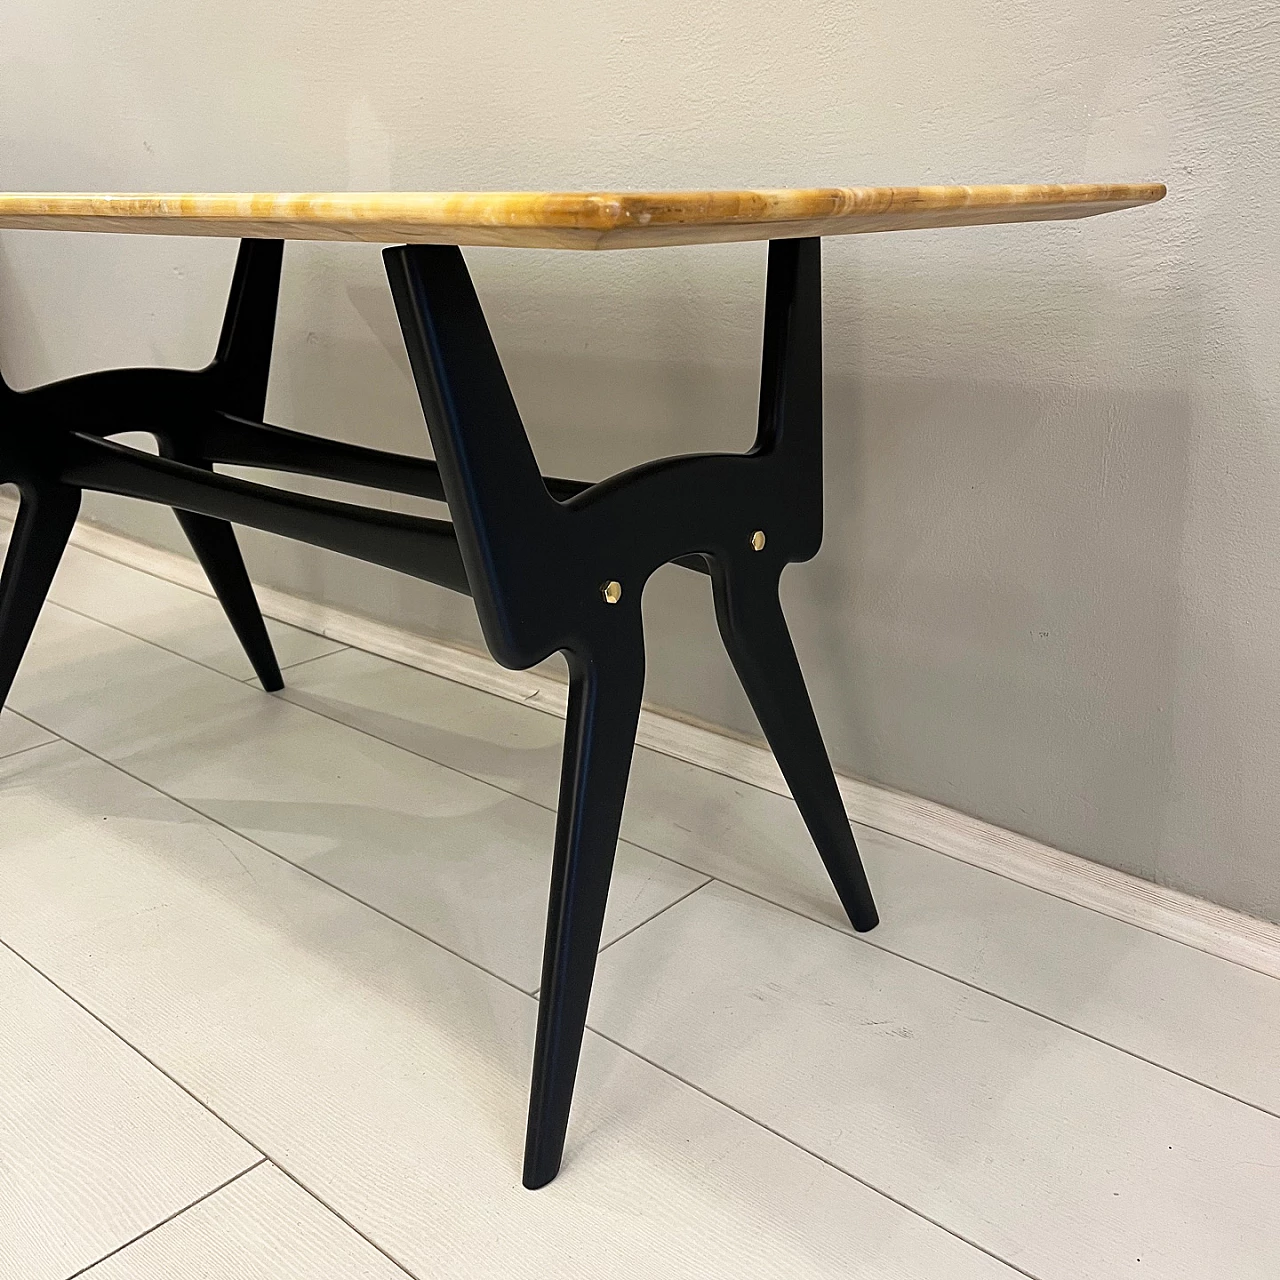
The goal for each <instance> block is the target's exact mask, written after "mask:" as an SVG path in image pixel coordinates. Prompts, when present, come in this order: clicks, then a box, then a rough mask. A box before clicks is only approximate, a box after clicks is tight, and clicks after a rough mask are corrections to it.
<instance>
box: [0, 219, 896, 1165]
mask: <svg viewBox="0 0 1280 1280" xmlns="http://www.w3.org/2000/svg"><path fill="white" fill-rule="evenodd" d="M282 250H283V245H282V243H281V242H280V241H274V240H245V241H242V242H241V245H240V253H239V257H238V258H237V261H236V269H235V276H234V279H233V282H232V287H231V296H230V299H229V301H228V304H227V312H226V318H225V320H224V323H223V327H222V334H221V337H220V339H219V342H218V349H217V355H216V356H215V358H214V361H213V363H212V364H211V365H209V366H208V367H207V368H205V369H200V370H174V369H121V370H107V371H103V372H99V373H90V374H85V375H83V376H80V377H75V378H69V379H67V380H65V381H62V382H57V383H52V384H50V385H48V386H44V387H40V388H37V389H34V390H31V391H25V392H16V391H14V390H12V389H11V388H10V387H8V386H7V385H5V384H4V383H3V382H0V481H11V482H15V483H16V484H17V486H18V489H19V494H20V497H21V504H20V507H19V511H18V519H17V524H16V526H15V529H14V533H13V538H12V541H11V542H10V546H9V552H8V556H7V558H6V560H5V565H4V575H3V578H2V579H0V705H3V702H4V700H5V699H6V698H7V696H8V693H9V689H10V686H11V684H12V682H13V679H14V676H15V674H16V672H17V669H18V664H19V663H20V661H21V659H22V655H23V652H24V650H25V649H26V646H27V642H28V640H29V639H30V637H31V633H32V630H33V629H34V627H35V624H36V620H37V618H38V616H39V612H40V607H41V605H42V604H43V603H44V599H45V596H46V594H47V592H48V589H49V585H50V582H51V581H52V579H53V575H54V573H55V571H56V569H57V567H58V562H59V560H60V558H61V556H62V552H63V549H64V547H65V546H66V544H67V539H68V538H69V537H70V534H71V530H72V527H73V525H74V524H75V520H76V515H77V512H78V510H79V506H80V494H81V492H82V491H83V490H86V489H87V490H92V491H96V492H102V493H115V494H122V495H125V496H128V497H133V498H141V499H143V500H145V501H148V502H160V503H164V504H166V505H167V506H171V507H173V508H174V510H175V512H176V513H177V516H178V519H179V521H180V522H181V525H182V528H183V530H184V532H185V533H186V536H187V537H188V539H189V540H190V542H191V545H192V547H193V548H194V550H195V553H196V555H197V557H198V558H199V560H200V563H201V564H202V565H203V566H204V569H205V572H206V573H207V574H208V576H209V580H210V582H211V584H212V586H213V588H214V590H215V592H216V593H217V596H218V599H219V600H220V601H221V602H222V605H223V607H224V608H225V610H226V612H227V616H228V618H229V619H230V621H231V625H232V626H233V627H234V628H235V632H236V634H237V636H239V638H240V641H241V643H242V644H243V645H244V648H245V651H246V652H247V653H248V655H249V658H250V660H251V661H252V663H253V666H254V669H255V671H256V672H257V674H258V676H259V678H260V679H261V681H262V684H263V685H264V686H265V687H266V688H267V689H268V690H275V689H279V688H281V687H282V685H283V680H282V679H281V675H280V669H279V666H278V665H277V663H276V659H275V655H274V653H273V652H272V649H271V641H270V639H269V638H268V636H267V630H266V627H265V625H264V624H263V620H262V614H261V613H260V611H259V609H258V605H257V601H256V600H255V598H254V594H253V588H252V586H251V585H250V583H249V578H248V574H247V573H246V571H245V567H244V562H243V560H242V559H241V556H240V551H239V548H238V547H237V545H236V540H235V535H234V533H233V532H232V528H231V525H232V524H233V523H234V524H245V525H249V526H251V527H253V528H257V529H265V530H267V531H268V532H271V533H278V534H283V535H284V536H286V537H290V538H296V539H299V540H301V541H303V542H308V543H311V544H312V545H314V546H319V547H327V548H329V549H330V550H332V551H338V552H341V553H343V554H344V555H350V556H355V557H357V558H359V559H361V560H365V561H369V562H371V563H374V564H380V565H385V566H386V567H388V568H391V569H398V570H400V571H401V572H403V573H407V574H410V575H411V576H413V577H416V578H421V579H424V580H425V581H428V582H434V583H437V584H439V585H440V586H444V587H448V588H450V589H451V590H453V591H460V592H465V593H467V594H469V595H471V596H472V598H473V599H474V601H475V605H476V611H477V613H478V614H479V617H480V624H481V627H482V629H483V631H484V636H485V640H486V642H487V643H488V645H489V648H490V650H491V652H492V653H493V656H494V657H495V658H496V659H497V660H498V661H499V662H500V663H502V664H503V666H507V667H514V668H525V667H530V666H533V665H534V664H535V663H537V662H541V661H542V660H543V659H544V658H547V657H549V656H550V655H551V654H553V653H557V652H561V653H563V654H564V655H565V656H566V659H567V661H568V665H569V676H570V685H569V712H568V721H567V724H566V727H565V746H564V763H563V768H562V773H561V781H560V804H559V814H558V819H557V824H556V840H555V854H554V862H553V866H552V875H551V899H550V908H549V912H548V922H547V938H546V950H545V954H544V959H543V975H542V988H541V997H540V1000H539V1008H538V1031H537V1041H536V1046H535V1051H534V1066H533V1085H532V1096H531V1100H530V1108H529V1128H528V1135H527V1141H526V1146H525V1165H524V1183H525V1186H527V1187H541V1186H543V1185H545V1184H546V1183H547V1182H549V1181H551V1179H552V1178H554V1177H555V1175H556V1172H557V1171H558V1169H559V1167H560V1159H561V1153H562V1151H563V1148H564V1138H565V1131H566V1128H567V1125H568V1120H569V1107H570V1102H571V1099H572V1094H573V1082H574V1077H575V1075H576V1072H577V1065H578V1056H579V1051H580V1049H581V1046H582V1036H583V1030H584V1027H585V1023H586V1015H587V1002H588V998H589V996H590V992H591V981H592V977H593V974H594V972H595V961H596V953H597V951H598V949H599V945H600V932H601V927H602V924H603V920H604V913H605V902H606V899H607V896H608V891H609V880H610V875H611V872H612V868H613V858H614V852H615V849H616V846H617V841H618V830H619V826H620V823H621V819H622V807H623V801H624V797H625V794H626V789H627V776H628V773H629V771H630V766H631V755H632V752H633V750H634V746H635V735H636V726H637V722H638V718H639V714H640V700H641V695H642V692H643V688H644V665H645V658H644V631H643V625H642V621H641V610H640V601H641V596H642V594H643V590H644V586H645V583H646V582H647V581H648V579H649V577H650V575H651V574H652V573H653V572H654V570H655V569H657V568H658V567H660V566H661V565H664V564H667V563H670V562H675V563H678V564H681V565H684V566H685V567H687V568H690V569H694V570H698V571H700V572H704V573H709V574H710V576H711V581H712V588H713V592H714V597H715V609H716V620H717V622H718V623H719V626H720V634H721V636H722V638H723V640H724V644H725V648H726V649H727V650H728V652H729V656H730V658H731V659H732V660H733V664H734V667H735V669H736V671H737V673H738V676H739V678H740V679H741V681H742V684H743V687H744V688H745V690H746V692H747V695H748V697H749V698H750V700H751V705H752V707H753V708H754V709H755V712H756V715H757V717H758V718H759V720H760V724H761V726H762V728H763V729H764V732H765V736H766V737H767V738H768V741H769V745H770V746H771V747H772V749H773V752H774V754H775V756H776V757H777V760H778V764H779V766H780V767H781V769H782V772H783V775H784V776H785V778H786V780H787V783H788V785H789V786H790V788H791V792H792V794H793V795H794V797H795V799H796V803H797V805H798V806H799V808H800V812H801V814H802V816H803V817H804V820H805V823H806V824H807V826H808V828H809V831H810V834H811V835H812V836H813V840H814V843H815V844H816V845H817V848H818V851H819V853H820V854H821V855H822V859H823V861H824V863H825V864H826V867H827V870H828V872H829V873H830V876H831V879H832V882H833V883H834V885H835V888H836V892H837V894H838V895H839V897H840V901H841V902H842V903H843V905H844V908H845V910H846V912H847V913H848V916H849V920H850V922H851V923H852V924H853V927H854V928H855V929H858V930H866V929H871V928H873V927H874V926H875V924H876V922H877V917H876V910H875V905H874V903H873V901H872V897H871V891H870V889H869V888H868V885H867V880H866V876H865V874H864V872H863V868H862V863H861V860H860V858H859V856H858V851H857V847H856V845H855V843H854V839H853V834H852V831H851V830H850V826H849V821H848V818H847V817H846V815H845V811H844V805H843V803H842V801H841V798H840V793H839V790H838V788H837V785H836V780H835V776H834V775H833V773H832V770H831V764H830V762H829V760H828V757H827V752H826V748H825V747H824V745H823V742H822V737H821V734H820V733H819V730H818V724H817V721H816V719H815V718H814V714H813V708H812V706H811V704H810V701H809V696H808V693H807V691H806V689H805V684H804V678H803V676H802V675H801V672H800V666H799V663H798V662H797V660H796V655H795V650H794V648H793V647H792V643H791V637H790V634H789V632H788V630H787V624H786V620H785V619H784V617H783V614H782V609H781V606H780V603H779V599H778V581H779V578H780V576H781V573H782V570H783V568H784V567H785V566H786V565H787V564H789V563H792V562H795V561H802V560H808V559H810V558H812V557H813V556H814V555H815V554H816V553H817V551H818V547H819V545H820V543H821V540H822V385H821V384H822V353H821V347H822V328H821V325H822V320H821V308H822V302H821V283H820V271H819V260H820V259H819V255H820V241H818V240H816V239H809V240H780V241H774V242H773V243H771V244H770V246H769V272H768V283H767V289H766V298H765V328H764V362H763V378H762V386H761V397H760V423H759V430H758V434H757V437H756V442H755V445H754V447H753V448H752V449H751V450H750V452H748V453H746V454H742V455H735V454H697V455H689V456H685V457H678V458H664V459H661V460H659V461H657V462H651V463H646V464H644V465H643V466H639V467H634V468H632V469H631V470H629V471H625V472H622V473H621V474H619V475H616V476H612V477H610V478H609V479H607V480H603V481H601V482H600V483H598V484H585V483H582V482H579V481H572V480H557V479H552V478H549V477H544V476H543V475H541V474H540V472H539V470H538V466H537V463H536V461H535V459H534V455H533V450H532V449H531V448H530V445H529V440H528V437H527V435H526V433H525V429H524V425H523V423H522V422H521V420H520V415H519V413H518V412H517V409H516V405H515V401H514V399H513V398H512V395H511V390H510V388H509V386H508V384H507V380H506V376H505V374H504V373H503V369H502V365H501V363H500V362H499V359H498V353H497V351H496V349H495V348H494V345H493V339H492V337H491V335H490V333H489V328H488V325H487V324H486V322H485V318H484V313H483V312H482V311H481V308H480V302H479V299H478V298H477V297H476V293H475V289H474V288H473V286H472V283H471V278H470V275H469V273H468V271H467V268H466V264H465V262H464V261H463V257H462V253H461V251H460V250H458V249H457V248H456V247H453V246H436V245H408V246H402V247H398V248H393V249H388V250H386V251H385V254H384V257H385V260H386V267H387V274H388V277H389V279H390V282H391V290H392V293H393V295H394V297H395V302H396V307H397V310H398V312H399V316H400V324H401V327H402V329H403V332H404V337H405V343H406V346H407V348H408V352H409V359H410V362H411V364H412V367H413V373H414V377H415V379H416V381H417V385H418V390H419V394H420V396H421V399H422V406H423V410H424V413H425V416H426V421H427V427H428V430H429V432H430V436H431V442H432V445H433V446H434V448H435V453H436V458H437V460H438V461H435V462H433V461H430V460H428V459H423V458H413V457H406V456H402V455H397V454H390V453H384V452H380V451H377V450H373V449H365V448H361V447H359V446H357V445H349V444H341V443H337V442H335V441H330V440H324V439H321V438H318V437H315V436H308V435H304V434H301V433H299V432H295V431H288V430H284V429H282V428H280V427H274V426H270V425H268V424H266V423H264V422H263V421H262V420H261V419H262V415H263V412H264V408H265V403H266V391H267V376H268V370H269V366H270V362H271V346H272V338H273V333H274V329H275V314H276V301H277V296H278V293H279V283H280V264H281V254H282ZM125 431H143V432H148V433H150V434H151V435H153V436H154V437H155V438H156V440H157V442H158V444H159V450H160V456H158V457H156V456H154V455H151V454H148V453H143V452H141V451H139V450H136V449H132V448H128V447H126V446H124V445H121V444H117V443H114V442H113V441H112V440H110V439H109V437H110V436H112V435H115V434H118V433H121V432H125ZM215 464H232V465H237V466H246V467H264V468H270V469H272V470H276V471H285V472H293V473H297V474H302V475H309V476H320V477H325V478H328V479H333V480H345V481H350V482H353V483H356V484H361V485H366V486H370V487H373V488H377V489H383V490H387V491H390V492H394V493H404V494H415V495H417V496H419V497H424V498H436V499H442V500H444V501H446V502H447V503H448V506H449V510H450V514H451V515H452V516H453V522H452V523H450V522H448V521H444V520H433V519H428V518H425V517H421V516H409V515H400V514H396V513H393V512H387V511H380V510H370V509H367V508H363V507H359V506H356V505H353V504H349V503H344V502H335V501H331V500H328V499H323V498H314V497H309V496H306V495H301V494H296V493H291V492H289V491H287V490H282V489H278V488H274V487H271V486H268V485H263V484H256V483H251V482H249V481H245V480H239V479H233V478H231V477H229V476H224V475H220V474H218V473H216V472H215V471H214V470H213V468H214V466H215Z"/></svg>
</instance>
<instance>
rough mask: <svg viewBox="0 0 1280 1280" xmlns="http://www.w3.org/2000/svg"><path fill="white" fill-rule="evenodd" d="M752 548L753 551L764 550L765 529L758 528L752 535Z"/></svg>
mask: <svg viewBox="0 0 1280 1280" xmlns="http://www.w3.org/2000/svg"><path fill="white" fill-rule="evenodd" d="M751 550H752V551H763V550H764V530H763V529H757V530H756V531H755V533H753V534H752V535H751Z"/></svg>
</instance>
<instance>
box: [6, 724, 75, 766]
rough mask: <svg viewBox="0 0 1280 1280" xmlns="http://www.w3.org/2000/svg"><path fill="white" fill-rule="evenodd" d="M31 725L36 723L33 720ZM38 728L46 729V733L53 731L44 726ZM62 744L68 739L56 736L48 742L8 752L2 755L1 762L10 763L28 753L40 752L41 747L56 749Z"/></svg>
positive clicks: (34, 743) (36, 743)
mask: <svg viewBox="0 0 1280 1280" xmlns="http://www.w3.org/2000/svg"><path fill="white" fill-rule="evenodd" d="M31 723H32V724H35V723H36V722H35V721H34V720H32V721H31ZM36 728H38V729H44V731H45V733H50V732H51V730H49V729H45V728H44V725H42V724H41V725H36ZM60 742H66V739H65V738H59V737H57V736H56V735H55V736H54V737H53V738H51V739H50V740H49V741H48V742H33V743H32V744H31V745H30V746H29V747H18V748H17V749H16V750H14V751H6V752H4V753H2V754H0V760H2V761H5V762H8V761H10V760H13V759H16V758H17V757H18V756H25V755H26V754H27V753H28V752H31V751H39V750H40V748H41V747H56V746H57V745H58V743H60Z"/></svg>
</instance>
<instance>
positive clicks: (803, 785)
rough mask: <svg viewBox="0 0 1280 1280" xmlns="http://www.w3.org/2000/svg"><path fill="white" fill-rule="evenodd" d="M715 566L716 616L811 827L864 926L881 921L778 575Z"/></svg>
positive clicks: (846, 902) (857, 922) (852, 916)
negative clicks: (816, 713) (794, 642)
mask: <svg viewBox="0 0 1280 1280" xmlns="http://www.w3.org/2000/svg"><path fill="white" fill-rule="evenodd" d="M756 577H757V575H756V574H754V573H753V572H752V571H751V567H750V566H747V567H746V568H745V569H744V570H743V571H742V572H741V573H737V574H730V573H725V572H723V571H721V570H719V569H716V568H714V567H713V570H712V582H713V584H714V591H715V602H716V621H717V622H718V623H719V624H720V635H721V636H722V637H723V639H724V645H725V648H726V649H727V650H728V651H729V657H730V658H731V659H732V660H733V665H734V669H735V670H736V671H737V673H738V679H739V680H741V681H742V687H743V688H744V689H745V690H746V693H747V697H748V698H749V699H750V700H751V706H752V709H753V710H754V711H755V713H756V718H757V719H758V720H759V721H760V727H761V728H762V729H763V730H764V735H765V737H766V738H767V739H768V740H769V746H770V747H771V748H772V750H773V754H774V756H775V758H776V759H777V761H778V766H779V768H781V770H782V776H783V777H784V778H786V780H787V785H788V786H789V787H790V788H791V794H792V795H793V796H794V797H795V802H796V806H797V808H799V810H800V815H801V817H803V818H804V821H805V825H806V826H807V827H808V828H809V834H810V835H811V836H812V837H813V842H814V844H815V845H817V847H818V852H819V853H820V854H821V855H822V861H823V862H824V863H825V864H826V868H827V873H828V874H829V875H830V876H831V882H832V884H834V885H835V890H836V893H837V895H838V896H839V898H840V902H841V904H842V905H843V907H844V909H845V914H846V915H848V917H849V923H850V924H852V925H853V927H854V928H855V929H857V930H858V931H859V932H860V933H865V932H866V931H867V930H868V929H874V928H875V927H876V925H877V924H879V923H880V917H879V916H878V915H877V913H876V906H875V902H874V901H873V900H872V897H871V888H870V886H869V885H868V884H867V876H866V872H865V871H864V870H863V867H862V859H861V857H859V855H858V846H857V844H856V843H855V841H854V838H853V831H852V829H851V828H850V826H849V818H848V815H847V814H846V813H845V808H844V802H843V801H842V800H841V798H840V790H839V787H838V786H837V785H836V779H835V774H834V773H833V772H832V769H831V761H830V759H829V758H828V756H827V749H826V746H825V745H824V744H823V741H822V733H821V731H820V730H819V728H818V721H817V719H816V718H815V716H814V714H813V704H812V703H811V702H810V701H809V691H808V690H807V689H806V688H805V683H804V675H803V674H802V673H801V671H800V663H799V661H798V660H797V658H796V651H795V647H794V646H793V645H792V643H791V633H790V632H789V631H788V629H787V620H786V617H785V616H784V614H783V612H782V604H781V602H780V601H779V599H778V585H777V580H776V579H773V578H771V577H765V578H764V579H763V580H755V579H756Z"/></svg>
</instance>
